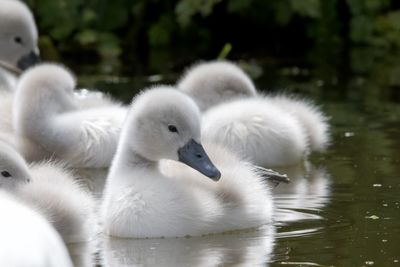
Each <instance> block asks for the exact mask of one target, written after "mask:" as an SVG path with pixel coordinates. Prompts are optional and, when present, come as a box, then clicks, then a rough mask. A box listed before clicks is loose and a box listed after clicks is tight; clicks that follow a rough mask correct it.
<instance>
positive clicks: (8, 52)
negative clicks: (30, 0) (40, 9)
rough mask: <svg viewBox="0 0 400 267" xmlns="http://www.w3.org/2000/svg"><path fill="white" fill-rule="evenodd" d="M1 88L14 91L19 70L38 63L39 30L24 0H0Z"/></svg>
mask: <svg viewBox="0 0 400 267" xmlns="http://www.w3.org/2000/svg"><path fill="white" fill-rule="evenodd" d="M0 5H1V8H0V89H6V90H12V89H13V88H14V87H15V84H16V75H15V74H17V73H19V72H21V71H23V70H25V69H27V68H29V67H30V66H32V65H34V64H36V63H38V62H39V59H40V58H39V48H38V46H37V40H38V32H37V29H36V24H35V20H34V18H33V16H32V13H31V11H30V10H29V8H28V7H27V6H26V4H25V3H23V2H22V1H17V0H1V2H0Z"/></svg>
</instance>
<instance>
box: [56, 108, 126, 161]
mask: <svg viewBox="0 0 400 267" xmlns="http://www.w3.org/2000/svg"><path fill="white" fill-rule="evenodd" d="M61 116H62V118H61V119H60V120H59V121H58V123H59V129H58V130H59V131H63V134H64V137H65V138H64V139H65V141H64V149H66V151H65V152H66V153H62V152H61V153H60V157H61V158H62V159H64V160H66V161H68V162H69V163H70V165H72V166H74V167H93V168H100V167H108V166H109V165H110V163H111V160H112V158H113V156H114V153H115V151H116V148H117V143H118V139H119V134H120V131H121V128H122V124H123V122H124V120H125V116H126V109H124V108H122V107H114V108H111V107H110V108H108V107H107V108H98V109H88V110H82V111H79V110H78V111H76V112H73V113H69V114H64V115H61ZM60 141H62V140H60Z"/></svg>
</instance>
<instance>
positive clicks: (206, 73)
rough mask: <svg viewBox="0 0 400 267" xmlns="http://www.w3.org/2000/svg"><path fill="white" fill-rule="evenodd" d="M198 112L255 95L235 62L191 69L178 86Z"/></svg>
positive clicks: (251, 84) (203, 64)
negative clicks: (195, 105) (194, 104)
mask: <svg viewBox="0 0 400 267" xmlns="http://www.w3.org/2000/svg"><path fill="white" fill-rule="evenodd" d="M177 86H178V88H179V89H180V90H182V91H184V92H186V93H187V94H188V95H190V96H191V97H193V98H194V100H195V101H196V102H197V104H198V105H199V107H200V109H201V110H203V111H204V110H207V109H209V108H210V107H213V106H215V105H218V104H220V103H222V102H226V101H229V100H233V99H237V98H241V97H251V96H255V95H256V94H257V92H256V89H255V86H254V84H253V82H252V81H251V79H250V78H249V76H247V74H246V73H244V72H243V70H241V69H240V68H239V67H238V66H236V65H235V64H234V63H231V62H228V61H211V62H206V63H200V64H197V65H194V66H192V67H190V68H189V69H188V70H187V71H186V72H185V74H184V75H183V76H182V77H181V79H180V80H179V82H178V84H177Z"/></svg>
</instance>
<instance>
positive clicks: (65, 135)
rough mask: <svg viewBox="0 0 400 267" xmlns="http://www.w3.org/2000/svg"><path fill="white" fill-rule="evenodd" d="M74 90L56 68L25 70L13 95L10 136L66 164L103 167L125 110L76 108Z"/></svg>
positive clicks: (66, 73)
mask: <svg viewBox="0 0 400 267" xmlns="http://www.w3.org/2000/svg"><path fill="white" fill-rule="evenodd" d="M74 88H75V78H74V76H73V75H72V74H71V73H70V72H69V71H68V70H66V69H65V68H63V67H61V66H59V65H55V64H43V65H38V66H35V67H33V68H31V69H29V70H28V71H26V72H25V73H24V74H23V75H22V76H21V78H20V81H19V83H18V87H17V91H16V93H15V96H14V110H13V117H14V118H13V126H14V128H15V133H16V134H17V135H20V136H22V137H24V138H26V139H29V140H30V141H31V142H33V143H35V144H36V145H37V146H39V147H40V148H41V149H42V150H43V151H45V152H46V153H47V155H48V156H49V157H55V158H57V159H62V160H63V162H65V163H66V164H68V165H69V166H72V167H82V168H102V167H108V166H109V165H110V163H111V160H112V158H113V156H114V153H115V150H116V148H117V142H118V138H119V134H120V130H121V127H122V123H123V121H124V119H125V115H126V108H124V107H122V106H120V105H118V104H115V105H111V106H107V107H99V108H83V107H80V106H79V104H78V103H77V101H76V98H75V97H74Z"/></svg>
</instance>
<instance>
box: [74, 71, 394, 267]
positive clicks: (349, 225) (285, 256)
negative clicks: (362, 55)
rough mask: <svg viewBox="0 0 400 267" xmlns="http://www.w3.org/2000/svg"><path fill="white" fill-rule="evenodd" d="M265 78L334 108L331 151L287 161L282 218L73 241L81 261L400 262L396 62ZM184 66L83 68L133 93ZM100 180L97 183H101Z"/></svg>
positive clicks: (99, 82)
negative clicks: (157, 71) (127, 70)
mask: <svg viewBox="0 0 400 267" xmlns="http://www.w3.org/2000/svg"><path fill="white" fill-rule="evenodd" d="M264 73H267V74H266V75H264V76H263V77H262V78H260V79H258V80H256V84H257V86H258V87H259V88H264V89H265V90H273V91H279V90H281V89H282V88H283V89H285V91H288V92H294V93H298V94H300V95H302V96H304V97H308V98H311V99H313V100H314V101H315V102H316V103H318V104H319V105H321V107H322V109H323V110H324V111H325V112H326V113H327V114H328V115H329V116H330V117H331V125H332V136H333V142H332V145H331V147H330V148H329V149H328V151H327V152H326V153H323V154H316V155H312V156H311V158H310V159H309V160H308V161H307V162H306V163H305V164H304V165H299V166H294V167H291V168H286V169H280V170H279V171H281V172H285V173H287V174H288V175H289V177H290V178H291V183H290V184H288V185H285V184H281V185H279V186H278V187H277V188H275V189H274V190H273V191H274V201H275V205H276V218H275V223H274V224H273V225H266V226H264V227H262V228H261V229H258V230H251V231H250V230H249V231H245V232H237V233H226V234H221V235H213V236H207V237H198V238H172V239H145V240H135V239H132V240H129V239H106V240H104V242H102V241H103V240H100V241H93V242H92V243H89V244H78V245H74V246H71V248H70V249H71V254H73V255H74V258H75V261H76V265H77V266H91V265H92V264H93V261H92V258H93V257H92V256H91V255H94V262H96V264H97V266H281V265H285V266H400V194H399V192H400V138H399V136H400V104H399V103H400V82H399V84H398V80H399V79H398V78H397V76H396V75H399V73H397V74H396V75H394V76H393V73H392V72H388V73H382V72H380V75H375V74H376V72H372V73H369V74H368V75H356V74H352V75H348V76H347V77H346V78H345V79H342V77H341V75H339V74H337V73H336V72H335V71H327V72H324V71H320V70H310V69H302V68H298V67H293V66H291V65H289V66H283V67H282V66H280V67H279V68H277V69H274V70H273V71H271V72H270V71H269V70H268V68H266V69H264ZM174 78H175V77H174V76H173V75H172V76H171V77H169V76H168V77H164V76H151V77H144V78H137V79H133V80H131V79H125V78H116V77H89V76H85V77H82V79H81V83H82V84H83V85H90V86H93V87H97V88H100V89H103V90H105V89H106V88H107V90H110V91H111V92H112V93H113V94H114V95H116V96H117V97H119V98H121V99H123V100H125V101H126V102H128V101H129V100H130V98H131V97H132V96H133V95H134V94H135V92H136V91H137V90H138V89H141V88H143V87H144V86H145V85H147V84H151V83H152V82H158V83H160V82H170V81H173V80H174ZM99 184H100V185H95V186H94V187H95V188H96V189H95V190H97V191H101V182H100V183H99Z"/></svg>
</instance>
